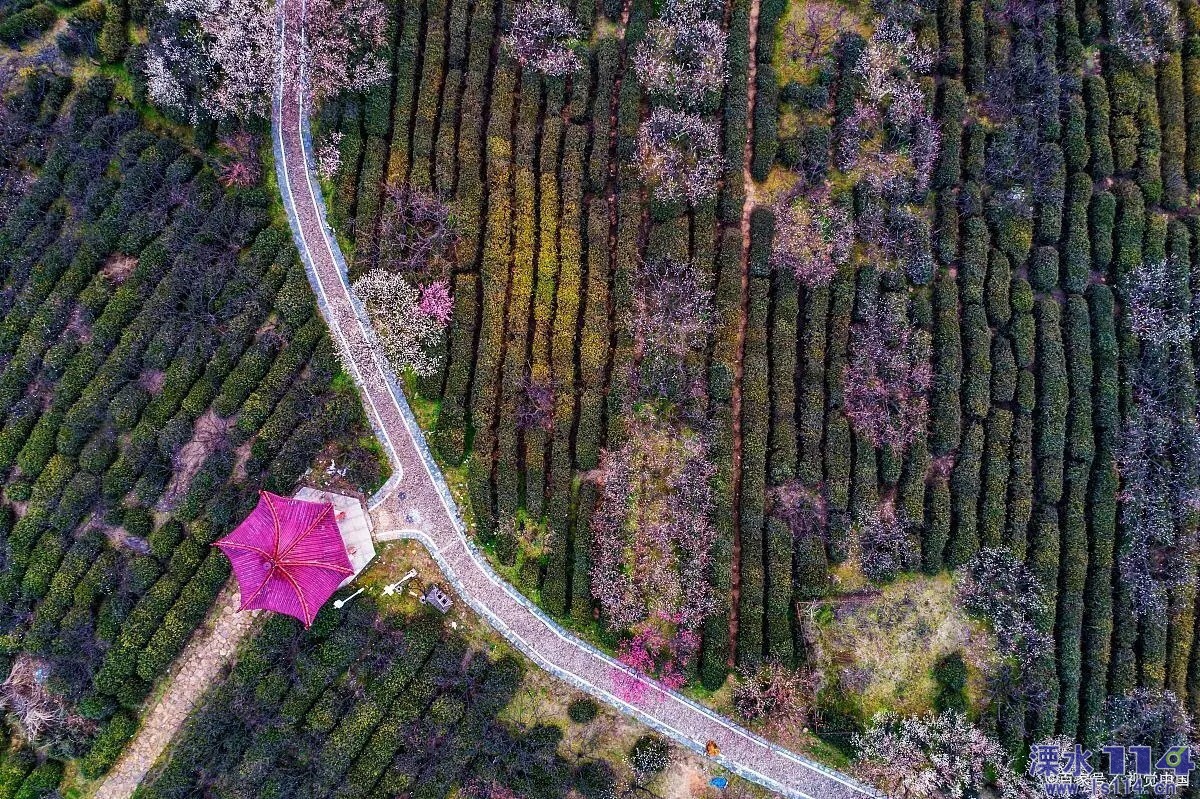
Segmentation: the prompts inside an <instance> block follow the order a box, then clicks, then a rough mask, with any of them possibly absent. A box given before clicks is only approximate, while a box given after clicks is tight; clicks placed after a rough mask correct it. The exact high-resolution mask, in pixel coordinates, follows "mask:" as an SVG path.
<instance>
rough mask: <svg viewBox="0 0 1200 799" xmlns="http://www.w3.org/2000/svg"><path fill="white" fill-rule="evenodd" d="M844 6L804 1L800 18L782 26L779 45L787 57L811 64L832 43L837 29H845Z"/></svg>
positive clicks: (815, 61) (806, 66)
mask: <svg viewBox="0 0 1200 799" xmlns="http://www.w3.org/2000/svg"><path fill="white" fill-rule="evenodd" d="M846 13H847V12H846V9H845V8H843V7H842V6H840V5H838V4H837V3H832V2H829V3H826V2H812V3H805V4H804V18H803V20H801V21H800V22H799V24H797V22H796V21H791V22H789V23H788V24H787V26H786V27H785V28H784V29H783V44H784V47H785V48H786V52H787V56H788V58H790V59H792V60H793V61H799V62H800V63H801V64H803V65H804V67H805V68H806V69H811V68H812V67H815V66H816V65H817V63H818V62H819V61H820V60H821V59H822V58H824V57H825V54H826V53H827V52H828V51H829V49H830V48H831V47H832V46H833V43H834V42H835V41H836V39H837V34H838V32H839V31H842V30H845V19H846Z"/></svg>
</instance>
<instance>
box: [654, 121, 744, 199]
mask: <svg viewBox="0 0 1200 799" xmlns="http://www.w3.org/2000/svg"><path fill="white" fill-rule="evenodd" d="M637 160H638V166H639V168H640V171H641V176H642V180H643V181H645V182H646V184H647V185H648V186H649V187H650V188H651V190H652V191H653V192H654V195H655V196H656V197H657V198H658V199H660V200H664V201H668V202H670V201H675V200H687V201H688V202H690V203H692V204H698V203H701V202H703V201H705V200H709V199H711V198H713V197H714V196H716V193H717V181H718V180H719V179H720V177H721V170H722V168H723V166H724V165H723V163H722V159H721V151H720V137H719V136H718V135H717V126H716V123H714V122H710V121H708V120H706V119H704V118H703V117H701V116H700V115H699V114H692V113H688V112H686V111H674V110H671V109H669V108H663V107H662V106H659V107H657V108H655V109H654V110H653V111H652V112H651V113H650V117H649V119H647V120H646V121H644V122H643V123H642V125H641V127H640V128H638V134H637Z"/></svg>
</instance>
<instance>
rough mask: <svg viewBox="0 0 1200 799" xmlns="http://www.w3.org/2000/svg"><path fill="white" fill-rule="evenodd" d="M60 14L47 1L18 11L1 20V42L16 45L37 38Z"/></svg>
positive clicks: (48, 28) (51, 25)
mask: <svg viewBox="0 0 1200 799" xmlns="http://www.w3.org/2000/svg"><path fill="white" fill-rule="evenodd" d="M57 19H58V15H57V14H56V13H55V12H54V8H53V7H51V6H50V5H49V4H47V3H38V4H37V5H35V6H33V7H32V8H27V9H24V10H23V11H18V12H16V13H15V14H11V15H10V16H7V17H5V18H4V19H3V20H0V42H4V43H5V44H8V45H11V46H13V47H16V46H17V45H19V44H21V43H22V42H26V41H29V40H30V39H36V38H37V37H38V36H41V35H42V34H43V33H45V32H46V31H48V30H50V28H51V27H53V25H54V23H55V21H56V20H57Z"/></svg>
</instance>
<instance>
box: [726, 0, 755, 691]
mask: <svg viewBox="0 0 1200 799" xmlns="http://www.w3.org/2000/svg"><path fill="white" fill-rule="evenodd" d="M759 8H760V4H759V0H750V39H749V42H750V44H749V47H750V63H749V67H748V68H747V70H746V148H745V150H744V151H743V152H742V186H743V189H744V191H745V194H746V198H745V200H744V201H743V202H742V225H741V228H742V296H741V299H740V300H739V304H740V310H739V313H738V331H737V345H736V352H737V359H736V360H735V361H734V364H733V394H732V397H731V398H730V407H731V412H732V415H733V479H732V480H731V481H730V489H731V490H730V493H731V494H732V495H733V547H732V550H733V554H732V555H731V561H732V566H733V574H732V575H731V577H730V580H729V584H730V600H729V666H730V667H731V668H732V667H733V666H734V665H735V664H734V660H735V654H736V652H737V638H738V623H739V615H740V600H741V596H742V376H743V375H745V373H746V366H745V359H746V323H747V319H748V318H749V315H750V212H751V211H753V210H754V178H753V176H751V174H750V162H751V159H752V158H753V157H754V99H755V95H756V93H757V86H755V81H756V79H757V77H758V58H757V55H756V54H757V52H758V15H759Z"/></svg>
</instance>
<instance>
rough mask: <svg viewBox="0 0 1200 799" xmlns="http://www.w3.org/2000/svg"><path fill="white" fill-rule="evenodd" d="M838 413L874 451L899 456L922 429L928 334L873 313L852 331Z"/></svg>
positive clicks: (925, 407)
mask: <svg viewBox="0 0 1200 799" xmlns="http://www.w3.org/2000/svg"><path fill="white" fill-rule="evenodd" d="M850 350H851V357H850V365H849V367H848V368H847V369H846V378H845V390H844V397H843V410H844V411H845V413H846V416H847V418H848V419H849V420H850V424H851V425H853V427H854V429H855V430H856V431H857V432H858V433H859V434H860V435H862V436H863V437H864V438H866V439H867V440H868V441H870V442H871V443H872V444H873V445H874V446H876V447H888V448H889V449H891V450H892V451H893V452H901V451H903V450H904V449H905V447H907V446H908V445H909V443H910V442H911V441H912V440H913V437H914V436H915V435H916V434H917V433H918V432H919V431H920V430H922V429H924V426H925V417H926V412H927V410H928V398H927V392H928V390H929V385H930V380H931V378H932V370H931V368H930V365H929V335H928V333H926V332H925V331H922V330H919V329H911V328H909V327H908V326H907V325H906V324H902V323H901V322H900V321H899V320H897V319H894V318H892V317H891V316H890V315H888V314H883V313H880V312H879V310H878V309H876V310H873V311H872V312H871V313H870V314H869V316H868V318H867V319H866V321H865V322H863V323H861V324H859V325H857V326H856V327H855V329H854V333H853V337H852V343H851V347H850Z"/></svg>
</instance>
